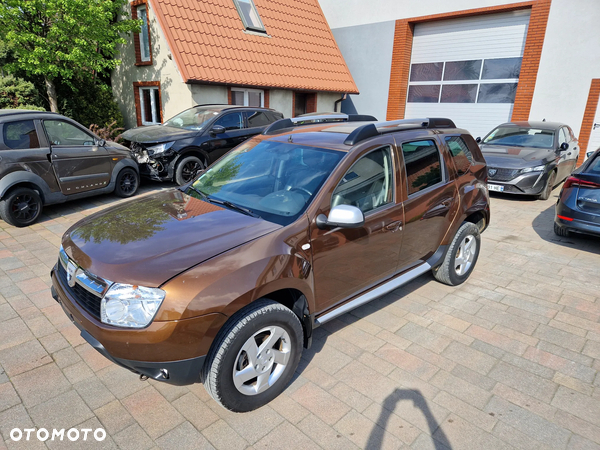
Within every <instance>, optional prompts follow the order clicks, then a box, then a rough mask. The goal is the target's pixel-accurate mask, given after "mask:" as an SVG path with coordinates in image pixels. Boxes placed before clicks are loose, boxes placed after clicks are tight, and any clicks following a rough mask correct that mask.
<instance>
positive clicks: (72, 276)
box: [67, 261, 77, 287]
mask: <svg viewBox="0 0 600 450" xmlns="http://www.w3.org/2000/svg"><path fill="white" fill-rule="evenodd" d="M76 272H77V266H76V265H75V264H73V263H72V262H71V261H69V263H68V264H67V283H68V285H69V286H70V287H75V282H76V281H77V277H76Z"/></svg>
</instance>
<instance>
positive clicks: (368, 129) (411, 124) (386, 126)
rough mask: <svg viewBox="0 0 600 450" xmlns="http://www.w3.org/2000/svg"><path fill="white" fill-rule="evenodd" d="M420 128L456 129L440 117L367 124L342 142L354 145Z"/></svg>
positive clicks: (452, 124)
mask: <svg viewBox="0 0 600 450" xmlns="http://www.w3.org/2000/svg"><path fill="white" fill-rule="evenodd" d="M420 128H428V129H431V128H456V125H455V124H454V122H453V121H452V120H450V119H445V118H440V117H432V118H429V119H403V120H394V121H391V122H378V123H376V124H373V123H368V124H366V125H363V126H360V127H358V128H356V129H355V130H354V131H352V133H350V134H349V135H348V137H347V138H346V140H345V141H344V144H346V145H355V144H357V143H358V142H360V141H364V140H365V139H368V138H370V137H374V136H378V135H381V134H386V133H393V132H395V131H401V130H417V129H420Z"/></svg>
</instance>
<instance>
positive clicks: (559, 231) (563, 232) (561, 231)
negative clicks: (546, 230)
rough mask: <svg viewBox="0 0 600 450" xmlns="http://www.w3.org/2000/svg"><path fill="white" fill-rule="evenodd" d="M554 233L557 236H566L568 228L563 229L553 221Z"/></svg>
mask: <svg viewBox="0 0 600 450" xmlns="http://www.w3.org/2000/svg"><path fill="white" fill-rule="evenodd" d="M554 234H556V235H557V236H561V237H568V236H569V230H566V229H564V228H563V227H561V226H560V225H559V224H557V223H556V222H554Z"/></svg>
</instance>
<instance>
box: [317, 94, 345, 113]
mask: <svg viewBox="0 0 600 450" xmlns="http://www.w3.org/2000/svg"><path fill="white" fill-rule="evenodd" d="M340 98H342V94H339V93H337V92H317V111H316V112H333V107H334V106H335V102H336V101H337V100H339V99H340ZM340 111H341V109H340V105H338V112H340Z"/></svg>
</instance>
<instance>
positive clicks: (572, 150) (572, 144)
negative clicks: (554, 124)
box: [564, 127, 579, 177]
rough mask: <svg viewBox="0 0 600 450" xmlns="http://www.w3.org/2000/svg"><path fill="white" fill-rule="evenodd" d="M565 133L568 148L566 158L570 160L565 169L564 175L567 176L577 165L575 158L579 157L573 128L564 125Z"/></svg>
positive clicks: (577, 143)
mask: <svg viewBox="0 0 600 450" xmlns="http://www.w3.org/2000/svg"><path fill="white" fill-rule="evenodd" d="M564 130H565V135H566V138H567V143H568V144H569V149H568V150H567V159H568V160H569V161H570V164H569V166H567V167H568V170H567V174H566V175H565V177H567V176H569V175H570V174H571V172H573V170H574V169H575V166H576V165H577V160H578V159H579V141H578V140H577V138H576V137H575V135H574V134H573V130H571V128H570V127H564Z"/></svg>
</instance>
